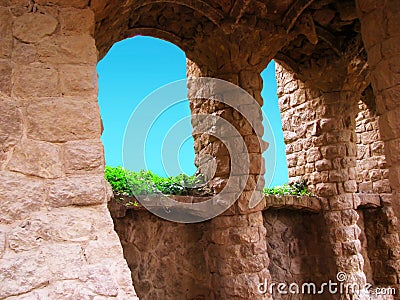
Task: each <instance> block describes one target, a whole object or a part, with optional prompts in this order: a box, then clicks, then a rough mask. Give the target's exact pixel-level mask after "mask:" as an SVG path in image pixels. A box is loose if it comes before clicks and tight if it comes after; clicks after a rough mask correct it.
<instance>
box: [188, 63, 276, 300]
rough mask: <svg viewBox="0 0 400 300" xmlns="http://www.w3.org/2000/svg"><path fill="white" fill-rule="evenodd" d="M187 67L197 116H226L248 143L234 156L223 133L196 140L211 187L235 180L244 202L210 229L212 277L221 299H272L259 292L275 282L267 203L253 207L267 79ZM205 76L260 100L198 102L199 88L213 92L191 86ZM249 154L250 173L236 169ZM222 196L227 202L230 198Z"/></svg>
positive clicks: (259, 183)
mask: <svg viewBox="0 0 400 300" xmlns="http://www.w3.org/2000/svg"><path fill="white" fill-rule="evenodd" d="M187 67H188V72H187V73H188V80H189V101H190V107H191V110H192V114H194V115H195V114H205V115H213V116H215V115H217V116H220V117H221V118H223V119H224V120H226V121H227V122H228V123H229V124H231V125H233V127H234V128H236V130H237V131H238V133H239V134H238V136H236V137H235V138H237V139H240V140H242V141H243V143H242V144H241V143H239V142H238V143H234V144H235V149H234V151H233V152H234V153H230V152H229V151H228V148H227V147H226V146H224V144H223V140H224V139H225V138H226V135H225V133H226V132H222V133H221V132H220V136H219V137H221V139H219V138H217V137H216V136H218V134H217V135H216V136H212V135H210V134H207V133H204V134H195V136H194V138H195V152H196V165H197V166H198V168H199V171H200V173H203V174H205V175H208V177H209V178H208V179H210V181H209V186H210V187H211V189H213V191H214V192H215V193H220V192H221V191H222V190H223V188H224V187H225V185H226V184H227V182H228V180H229V179H231V180H232V181H233V183H234V184H233V185H231V186H229V190H228V192H227V193H228V194H229V195H234V196H237V198H238V200H237V201H236V203H234V204H233V205H232V206H231V207H230V208H229V209H228V210H227V211H225V212H224V213H223V214H222V215H220V216H217V217H215V218H214V219H212V220H211V222H210V225H209V226H210V235H211V236H210V242H211V243H210V246H209V249H208V251H207V254H206V256H207V259H208V266H209V268H210V272H211V273H212V287H213V290H214V293H215V299H269V298H270V295H268V294H262V293H259V292H258V289H257V288H258V284H259V283H260V282H264V280H267V281H269V282H270V274H269V271H268V264H269V259H268V254H267V244H266V243H267V240H266V229H265V227H264V225H263V216H262V209H263V207H264V202H263V200H262V201H261V202H260V203H259V204H258V205H256V206H255V207H250V206H251V204H250V199H251V198H252V195H253V194H255V195H261V193H262V188H263V187H264V179H263V175H264V172H265V168H264V161H263V157H262V152H263V151H264V150H265V147H266V144H265V143H264V142H261V143H260V140H261V137H262V134H263V130H262V113H261V105H262V98H261V89H262V80H261V76H260V74H259V73H258V72H256V71H252V70H250V71H249V70H239V71H235V72H233V71H232V72H227V73H224V74H217V75H216V74H215V73H209V72H208V71H204V70H202V69H201V68H199V67H198V66H197V65H195V64H194V63H193V62H191V61H188V64H187ZM201 76H203V77H206V76H210V77H213V78H218V79H223V80H225V81H228V82H230V83H233V84H235V85H237V86H240V87H241V88H243V89H244V90H245V91H247V92H248V93H249V94H250V95H251V96H252V97H254V98H255V99H256V100H255V101H254V102H253V103H247V102H246V101H245V102H243V104H241V101H242V100H243V99H241V98H240V97H238V98H235V101H234V103H233V107H232V106H230V105H227V104H226V103H222V102H218V101H216V100H215V99H218V97H222V98H223V97H229V96H231V94H229V92H228V93H222V94H219V93H217V94H216V95H215V97H216V98H215V99H214V100H212V99H211V100H210V99H201V98H200V99H199V98H197V99H194V98H193V97H191V95H194V94H196V92H197V91H198V90H202V89H203V88H204V89H208V88H213V87H205V86H201V85H200V86H199V85H198V84H197V85H192V84H191V83H190V82H191V80H192V79H195V78H199V77H201ZM235 97H237V95H235ZM239 111H241V112H243V111H247V112H249V111H250V112H251V113H250V115H251V117H250V118H247V119H246V118H245V117H244V116H243V115H242V114H241V113H239ZM193 126H194V132H196V126H201V125H200V124H197V123H194V124H193ZM217 131H218V128H217ZM242 146H243V148H241V147H242ZM246 154H248V159H249V169H248V170H245V167H244V166H243V169H241V168H240V167H241V166H239V167H238V166H236V168H235V167H234V166H232V161H233V159H232V157H231V156H234V155H239V156H240V155H246ZM213 159H214V160H213ZM213 161H214V162H213ZM239 161H240V160H239ZM243 161H244V160H243ZM243 165H244V163H243ZM213 170H215V173H214V172H213ZM231 171H232V173H231ZM247 176H248V177H247ZM206 177H207V176H206ZM246 178H247V180H246ZM225 192H226V191H225ZM221 195H222V198H224V197H225V196H226V195H227V194H221ZM222 200H223V199H222Z"/></svg>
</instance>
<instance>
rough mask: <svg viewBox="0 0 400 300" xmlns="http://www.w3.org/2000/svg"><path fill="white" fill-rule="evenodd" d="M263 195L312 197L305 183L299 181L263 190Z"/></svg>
mask: <svg viewBox="0 0 400 300" xmlns="http://www.w3.org/2000/svg"><path fill="white" fill-rule="evenodd" d="M263 192H264V194H266V195H282V196H283V195H294V196H312V194H311V192H310V191H309V190H308V186H307V182H306V181H305V180H301V181H299V182H294V183H292V184H290V185H289V184H283V185H278V186H275V187H272V188H264V190H263Z"/></svg>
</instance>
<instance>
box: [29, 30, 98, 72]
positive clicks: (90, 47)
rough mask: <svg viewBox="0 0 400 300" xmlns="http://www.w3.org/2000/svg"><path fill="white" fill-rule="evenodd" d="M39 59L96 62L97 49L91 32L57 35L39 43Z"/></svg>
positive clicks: (81, 62) (45, 60)
mask: <svg viewBox="0 0 400 300" xmlns="http://www.w3.org/2000/svg"><path fill="white" fill-rule="evenodd" d="M37 53H38V57H39V60H40V61H42V62H46V63H55V64H57V63H59V62H60V61H62V62H63V63H65V64H93V65H94V64H96V63H97V50H96V46H95V42H94V39H93V37H92V36H90V35H89V34H83V35H73V36H63V35H60V36H56V37H52V38H47V39H45V40H43V41H42V42H41V43H39V44H38V45H37Z"/></svg>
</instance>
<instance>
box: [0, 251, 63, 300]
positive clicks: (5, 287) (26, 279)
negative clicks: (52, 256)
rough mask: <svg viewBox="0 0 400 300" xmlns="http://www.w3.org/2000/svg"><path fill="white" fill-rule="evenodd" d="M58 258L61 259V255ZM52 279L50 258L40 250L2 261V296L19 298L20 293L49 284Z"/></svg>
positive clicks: (0, 263)
mask: <svg viewBox="0 0 400 300" xmlns="http://www.w3.org/2000/svg"><path fill="white" fill-rule="evenodd" d="M58 259H59V260H60V257H58ZM27 274H29V276H28V275H27ZM51 279H52V276H51V272H50V270H49V269H48V260H47V259H46V257H45V256H44V255H43V254H42V253H40V252H31V253H26V254H24V255H20V256H18V257H16V258H14V259H2V260H1V261H0V281H1V283H2V284H1V285H0V298H7V297H11V296H16V297H18V298H19V295H22V294H25V293H28V292H30V291H32V290H34V289H38V288H40V287H42V286H45V285H48V284H49V281H50V280H51ZM25 299H29V298H25ZM31 299H32V298H31ZM33 299H37V298H33Z"/></svg>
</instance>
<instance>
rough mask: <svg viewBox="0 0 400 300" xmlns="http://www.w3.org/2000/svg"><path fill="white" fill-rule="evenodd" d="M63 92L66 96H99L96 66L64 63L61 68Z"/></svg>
mask: <svg viewBox="0 0 400 300" xmlns="http://www.w3.org/2000/svg"><path fill="white" fill-rule="evenodd" d="M60 82H61V93H62V94H63V95H64V96H81V97H83V96H91V97H92V98H96V96H97V72H96V68H95V67H94V66H93V67H88V66H76V65H64V66H62V67H61V68H60Z"/></svg>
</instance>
